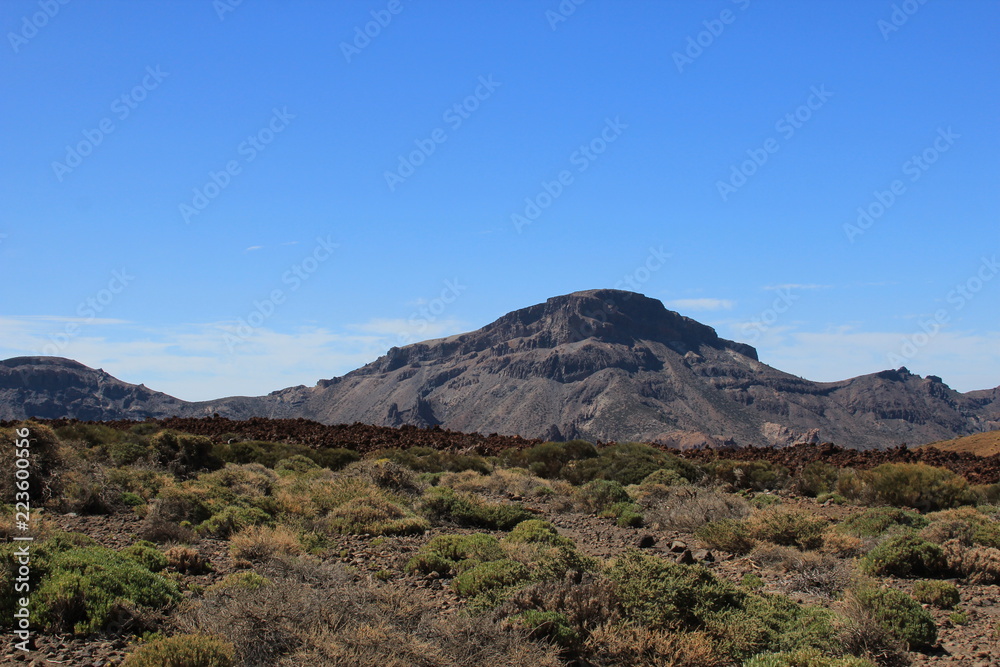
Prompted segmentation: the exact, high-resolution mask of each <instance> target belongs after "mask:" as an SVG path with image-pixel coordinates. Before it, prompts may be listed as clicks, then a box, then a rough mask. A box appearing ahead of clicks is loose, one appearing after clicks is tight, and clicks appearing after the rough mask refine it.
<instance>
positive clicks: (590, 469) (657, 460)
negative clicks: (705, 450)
mask: <svg viewBox="0 0 1000 667" xmlns="http://www.w3.org/2000/svg"><path fill="white" fill-rule="evenodd" d="M597 452H598V456H597V457H596V458H586V459H581V460H577V461H573V462H571V463H569V464H567V465H566V466H564V467H563V468H562V471H561V476H562V477H563V478H564V479H566V480H568V481H570V482H572V483H573V484H578V485H582V484H585V483H587V482H589V481H592V480H595V479H605V480H610V481H614V482H618V483H619V484H622V485H624V486H628V485H630V484H639V483H640V482H641V481H642V480H643V479H645V478H646V477H648V476H649V475H651V474H652V473H654V472H656V471H657V470H660V469H668V470H673V471H674V472H676V473H677V474H678V475H679V476H680V477H682V478H684V479H686V480H688V481H698V480H700V479H701V478H702V476H703V473H702V471H701V469H700V468H698V467H697V466H695V465H694V464H692V463H689V462H688V461H685V460H684V459H682V458H680V457H678V456H676V455H674V454H671V453H669V452H665V451H663V450H660V449H657V448H655V447H651V446H650V445H645V444H641V443H637V442H623V443H617V444H613V445H608V446H606V447H601V448H600V449H598V450H597Z"/></svg>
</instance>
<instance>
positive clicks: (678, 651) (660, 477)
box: [2, 419, 1000, 667]
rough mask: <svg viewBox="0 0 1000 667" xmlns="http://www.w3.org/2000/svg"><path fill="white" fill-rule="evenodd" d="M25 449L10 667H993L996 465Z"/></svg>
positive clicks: (114, 444)
mask: <svg viewBox="0 0 1000 667" xmlns="http://www.w3.org/2000/svg"><path fill="white" fill-rule="evenodd" d="M168 427H170V428H168ZM25 428H26V429H28V431H29V432H30V434H31V435H30V441H31V457H32V458H31V464H32V467H31V470H32V473H33V475H34V476H33V478H32V486H31V491H30V493H31V501H30V503H31V507H32V512H31V515H30V521H29V522H28V523H29V524H30V527H29V530H28V531H24V530H22V529H21V527H20V526H19V525H18V523H17V521H19V520H21V519H22V518H23V517H20V516H17V515H16V511H15V508H14V507H13V506H4V508H3V523H2V530H3V532H4V533H5V536H6V537H8V538H10V537H14V536H17V535H25V534H27V533H28V532H30V533H31V534H32V535H33V536H34V538H35V541H34V542H32V543H31V546H30V549H31V559H30V574H28V576H27V579H28V581H29V583H30V605H29V611H30V628H31V631H32V635H31V640H30V642H29V643H30V648H31V649H32V650H31V651H29V652H22V651H19V650H17V649H16V648H15V646H14V645H13V644H11V645H8V647H7V648H6V650H5V654H4V655H3V660H4V661H5V662H9V663H21V664H32V665H43V664H70V665H88V666H89V665H109V664H126V665H133V666H134V665H193V666H198V665H273V664H283V665H366V664H370V665H456V666H457V665H471V664H481V665H494V664H495V665H500V664H504V665H509V664H514V665H546V664H550V665H694V666H697V665H720V666H721V665H748V666H750V667H762V666H771V665H777V666H782V665H787V666H795V665H807V666H810V667H815V666H821V665H854V666H859V665H871V664H876V665H905V664H914V665H936V664H956V665H995V664H1000V660H998V659H997V658H996V657H995V650H994V649H995V646H996V641H997V639H996V637H997V631H998V628H1000V590H998V587H997V584H998V583H1000V520H998V518H1000V509H998V508H997V507H996V506H995V505H994V504H993V503H995V502H997V498H998V496H1000V487H998V486H997V484H996V473H995V470H996V464H995V460H994V459H993V458H980V457H976V456H975V455H974V454H970V453H963V454H958V453H947V454H946V453H941V452H936V451H933V450H923V449H922V450H918V451H910V450H905V449H897V450H890V451H887V452H853V451H851V452H848V451H844V450H839V449H837V448H834V447H832V446H808V447H805V446H803V447H799V448H788V449H784V450H778V449H767V448H762V449H755V450H735V451H723V452H705V451H703V452H687V453H685V455H684V456H677V455H676V453H670V452H665V451H663V450H661V449H657V448H653V447H649V446H646V445H640V444H635V443H623V444H602V445H600V446H597V447H595V446H594V445H592V444H590V443H586V442H582V441H572V442H568V443H541V442H534V441H531V442H529V441H519V440H518V439H508V441H506V442H505V441H503V439H500V438H489V437H483V436H473V435H464V434H458V433H451V432H446V431H441V430H439V429H414V428H405V429H387V428H374V427H366V426H362V425H355V426H345V427H325V426H322V425H318V424H313V423H310V422H304V421H301V420H294V421H277V422H269V421H267V420H252V421H249V422H229V421H228V420H219V419H214V420H213V419H206V420H182V421H177V422H169V423H164V422H158V423H156V422H150V423H143V424H135V423H131V424H129V423H125V422H121V423H115V424H111V425H103V424H85V423H79V422H68V421H53V422H49V423H37V422H23V423H6V424H4V425H3V429H2V431H3V433H2V435H3V437H4V438H5V439H10V440H12V441H13V440H14V439H15V436H17V435H18V434H17V431H18V430H19V429H25ZM22 432H23V431H22ZM334 433H336V434H337V435H336V437H333V434H334ZM265 437H266V439H265ZM306 443H308V444H306ZM7 451H8V452H10V451H12V450H10V449H9V448H8V450H7ZM5 456H6V455H5ZM738 459H743V460H738ZM8 463H10V464H11V465H10V466H8V465H7V464H8ZM929 463H934V464H936V465H929ZM13 465H14V463H13V461H10V462H8V461H6V460H5V461H4V466H5V469H12V467H13ZM942 466H943V467H942ZM952 470H956V471H959V472H960V473H964V474H965V475H967V476H968V477H969V479H966V477H965V476H963V475H962V474H956V473H955V472H952ZM970 480H971V482H970ZM4 484H5V485H7V484H10V482H9V481H8V480H5V481H4ZM5 490H6V489H5ZM21 509H23V508H21ZM19 544H20V543H14V542H9V543H8V544H6V545H4V547H3V548H4V549H5V550H6V553H5V556H7V557H6V558H5V559H4V566H5V567H4V569H3V572H2V578H3V588H2V591H3V593H2V595H3V606H4V607H5V609H12V610H13V609H15V608H16V606H17V605H18V604H19V603H18V601H17V599H16V598H17V596H15V595H13V593H12V591H13V590H14V589H13V584H14V582H15V580H16V579H17V576H18V571H17V570H16V568H17V564H16V560H15V558H14V557H13V556H14V554H12V552H13V551H14V549H15V548H16V546H17V545H19ZM11 617H12V614H9V613H8V614H5V618H4V621H3V622H4V624H5V625H6V626H7V630H8V632H9V631H11V630H13V629H15V628H12V627H9V626H10V623H11ZM15 622H16V621H15Z"/></svg>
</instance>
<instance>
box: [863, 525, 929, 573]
mask: <svg viewBox="0 0 1000 667" xmlns="http://www.w3.org/2000/svg"><path fill="white" fill-rule="evenodd" d="M858 565H859V566H860V568H861V571H862V572H864V573H865V574H870V575H877V576H887V575H889V576H896V577H936V576H940V575H943V574H946V572H947V565H946V562H945V558H944V553H943V551H942V549H941V547H939V546H938V545H936V544H933V543H931V542H928V541H927V540H925V539H923V538H921V537H919V536H918V535H917V534H916V533H913V532H907V533H902V534H899V535H893V536H892V537H889V538H888V539H886V540H885V541H884V542H882V543H880V544H879V545H878V546H876V547H875V548H874V549H872V550H871V551H869V552H868V553H867V554H866V555H865V556H864V557H862V558H861V560H860V561H859V563H858Z"/></svg>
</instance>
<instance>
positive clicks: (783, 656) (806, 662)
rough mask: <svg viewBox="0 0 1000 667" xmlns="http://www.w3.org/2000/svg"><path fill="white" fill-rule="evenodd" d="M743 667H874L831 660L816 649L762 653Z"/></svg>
mask: <svg viewBox="0 0 1000 667" xmlns="http://www.w3.org/2000/svg"><path fill="white" fill-rule="evenodd" d="M743 667H876V666H875V663H874V662H872V661H871V660H866V659H864V658H856V657H854V656H845V657H839V658H832V657H830V656H828V655H824V654H823V653H822V652H821V651H818V650H816V649H802V650H800V651H790V652H788V651H786V652H782V653H764V654H761V655H756V656H754V657H753V658H751V659H750V660H747V661H746V662H744V663H743Z"/></svg>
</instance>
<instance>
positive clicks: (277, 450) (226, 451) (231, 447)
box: [212, 440, 361, 470]
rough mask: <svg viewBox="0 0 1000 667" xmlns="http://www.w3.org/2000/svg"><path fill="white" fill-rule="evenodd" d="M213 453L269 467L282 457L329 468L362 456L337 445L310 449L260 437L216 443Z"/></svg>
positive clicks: (240, 462) (241, 461)
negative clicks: (303, 459) (306, 461)
mask: <svg viewBox="0 0 1000 667" xmlns="http://www.w3.org/2000/svg"><path fill="white" fill-rule="evenodd" d="M212 455H213V456H215V457H216V458H218V459H220V460H221V461H224V462H226V463H238V464H244V463H259V464H260V465H263V466H267V467H268V468H274V467H275V466H276V465H277V464H278V462H280V461H282V460H284V459H288V458H292V457H293V456H304V457H305V458H307V459H309V460H311V461H312V462H313V463H315V464H316V465H318V466H320V467H321V468H329V469H330V470H340V469H341V468H343V467H345V466H347V465H348V464H350V463H354V462H355V461H359V460H360V459H361V455H360V454H358V453H357V452H355V451H353V450H350V449H343V448H339V447H320V448H318V449H313V448H312V447H308V446H306V445H299V444H292V443H285V442H263V441H259V440H248V441H240V442H232V443H222V444H218V445H215V446H214V447H213V448H212Z"/></svg>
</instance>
